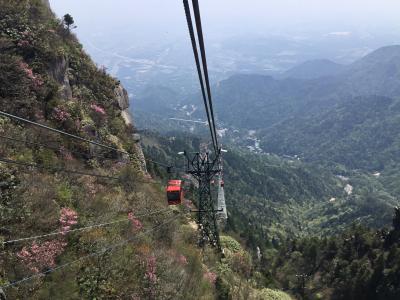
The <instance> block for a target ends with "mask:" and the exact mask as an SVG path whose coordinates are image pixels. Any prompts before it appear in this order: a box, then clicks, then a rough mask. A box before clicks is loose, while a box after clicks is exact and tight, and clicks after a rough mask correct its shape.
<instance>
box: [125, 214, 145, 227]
mask: <svg viewBox="0 0 400 300" xmlns="http://www.w3.org/2000/svg"><path fill="white" fill-rule="evenodd" d="M128 219H129V221H131V224H132V228H133V230H134V231H139V230H140V229H142V228H143V224H142V222H140V220H139V219H137V218H136V217H135V215H134V213H133V212H130V213H129V214H128Z"/></svg>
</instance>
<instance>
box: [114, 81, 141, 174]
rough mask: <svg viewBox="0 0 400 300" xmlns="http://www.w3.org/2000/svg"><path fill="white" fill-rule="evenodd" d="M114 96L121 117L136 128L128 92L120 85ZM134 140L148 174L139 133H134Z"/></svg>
mask: <svg viewBox="0 0 400 300" xmlns="http://www.w3.org/2000/svg"><path fill="white" fill-rule="evenodd" d="M114 94H115V99H116V100H117V102H118V106H119V108H120V109H121V116H122V118H123V119H124V121H125V124H126V125H128V126H132V128H135V125H134V122H133V117H132V114H131V113H130V111H129V96H128V92H127V91H126V90H125V89H124V88H123V86H122V85H118V86H117V87H116V88H115V89H114ZM132 139H133V140H134V141H135V150H136V153H137V154H138V157H139V159H140V164H141V167H142V170H143V172H146V173H147V166H146V159H145V157H144V154H143V149H142V147H141V145H140V135H139V134H138V133H134V134H133V135H132Z"/></svg>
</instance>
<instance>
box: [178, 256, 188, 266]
mask: <svg viewBox="0 0 400 300" xmlns="http://www.w3.org/2000/svg"><path fill="white" fill-rule="evenodd" d="M177 261H178V263H179V264H180V265H182V266H186V265H187V264H188V261H187V259H186V256H184V255H182V254H179V255H178V257H177Z"/></svg>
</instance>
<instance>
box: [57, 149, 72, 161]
mask: <svg viewBox="0 0 400 300" xmlns="http://www.w3.org/2000/svg"><path fill="white" fill-rule="evenodd" d="M59 152H60V154H61V155H62V157H64V159H65V160H73V159H74V158H73V156H72V154H71V152H69V151H68V149H66V148H65V147H64V146H61V147H60V149H59Z"/></svg>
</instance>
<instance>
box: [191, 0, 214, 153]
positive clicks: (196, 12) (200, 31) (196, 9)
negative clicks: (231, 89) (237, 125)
mask: <svg viewBox="0 0 400 300" xmlns="http://www.w3.org/2000/svg"><path fill="white" fill-rule="evenodd" d="M192 3H193V11H194V17H195V20H196V29H197V36H198V40H199V47H200V53H201V60H202V63H203V74H204V79H205V82H206V87H207V95H208V105H209V109H210V112H211V120H212V124H210V125H211V126H212V127H213V131H214V141H215V145H214V149H215V147H216V148H217V149H216V151H218V139H217V131H216V128H215V118H214V110H213V105H212V97H211V88H210V81H209V77H208V68H207V58H206V50H205V46H204V38H203V29H202V25H201V17H200V7H199V1H198V0H192Z"/></svg>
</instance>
